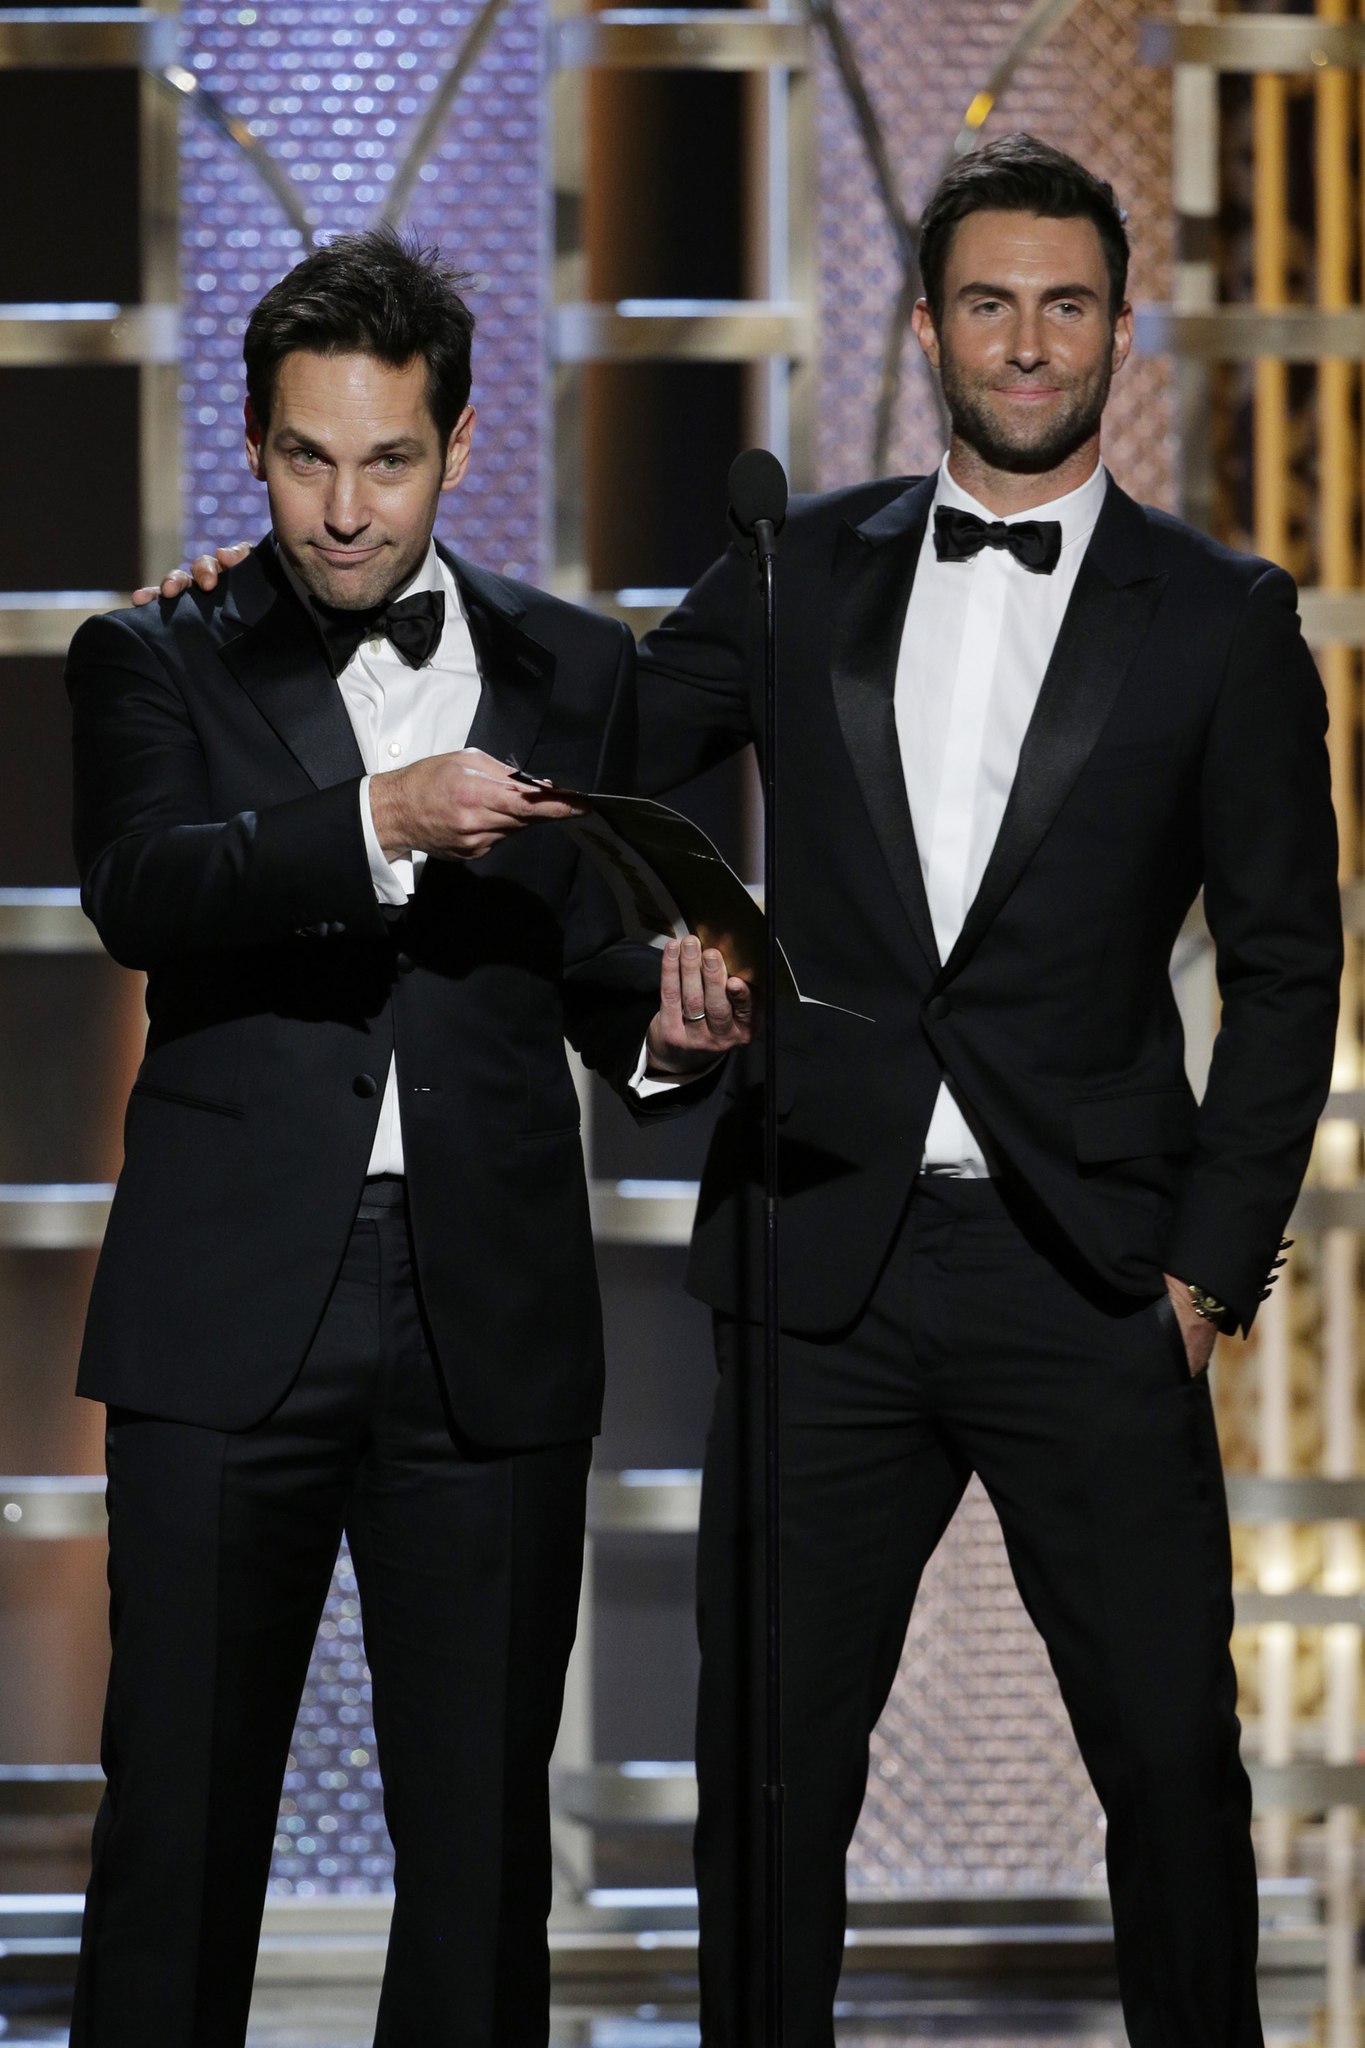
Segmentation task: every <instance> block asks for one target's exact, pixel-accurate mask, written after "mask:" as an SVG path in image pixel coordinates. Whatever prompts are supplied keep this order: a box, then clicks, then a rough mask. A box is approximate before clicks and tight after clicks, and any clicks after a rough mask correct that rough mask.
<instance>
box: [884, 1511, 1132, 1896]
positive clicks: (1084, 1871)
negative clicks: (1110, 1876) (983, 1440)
mask: <svg viewBox="0 0 1365 2048" xmlns="http://www.w3.org/2000/svg"><path fill="white" fill-rule="evenodd" d="M1103 1825H1104V1824H1103V1817H1102V1815H1101V1813H1100V1809H1099V1803H1098V1801H1097V1800H1096V1798H1095V1794H1094V1792H1093V1791H1092V1790H1091V1787H1090V1780H1089V1778H1088V1777H1087V1775H1086V1770H1085V1766H1084V1764H1083V1763H1082V1762H1081V1759H1080V1754H1079V1752H1078V1750H1077V1748H1076V1742H1075V1737H1074V1736H1073V1735H1072V1733H1071V1724H1070V1722H1069V1721H1068V1720H1067V1716H1066V1709H1065V1708H1064V1707H1063V1705H1062V1701H1061V1696H1060V1694H1059V1693H1058V1691H1057V1681H1056V1680H1055V1678H1054V1677H1053V1675H1052V1667H1051V1665H1050V1664H1049V1663H1048V1660H1047V1652H1046V1651H1045V1650H1044V1648H1043V1645H1042V1642H1041V1640H1040V1638H1039V1636H1038V1633H1037V1630H1036V1629H1035V1628H1034V1626H1033V1623H1032V1622H1031V1621H1030V1620H1029V1618H1028V1616H1027V1615H1026V1614H1025V1612H1024V1609H1023V1606H1022V1604H1021V1603H1020V1599H1019V1595H1018V1593H1017V1592H1016V1591H1015V1588H1014V1580H1013V1578H1012V1577H1011V1575H1010V1568H1009V1561H1008V1559H1007V1558H1006V1556H1005V1545H1004V1539H1003V1538H1002V1536H1001V1534H1000V1524H999V1522H998V1521H997V1520H996V1517H995V1510H994V1508H992V1506H991V1504H990V1502H989V1500H987V1498H986V1495H985V1492H984V1490H983V1488H982V1486H981V1483H980V1481H979V1480H976V1479H974V1480H973V1481H972V1482H971V1485H970V1486H969V1487H968V1489H967V1493H966V1495H965V1497H964V1499H963V1502H962V1505H961V1507H960V1508H959V1509H958V1511H957V1514H956V1516H955V1517H954V1519H953V1522H952V1525H951V1527H950V1528H949V1530H948V1533H947V1535H946V1536H945V1537H944V1539H943V1541H942V1543H941V1544H940V1545H939V1547H938V1550H937V1552H936V1553H935V1555H934V1557H933V1558H932V1559H931V1561H930V1563H929V1567H928V1569H927V1571H926V1572H925V1574H924V1580H923V1584H922V1585H921V1587H920V1592H919V1598H918V1599H917V1600H916V1602H915V1611H914V1615H913V1617H912V1619H911V1623H910V1632H909V1635H908V1636H907V1638H906V1644H905V1652H904V1655H903V1656H902V1658H901V1667H900V1671H899V1673H898V1674H897V1677H896V1683H895V1686H894V1687H893V1689H892V1693H891V1697H890V1699H889V1700H888V1702H887V1705H886V1710H885V1712H884V1713H883V1715H882V1718H881V1721H880V1722H879V1724H878V1726H877V1730H876V1733H875V1735H874V1736H873V1739H872V1766H871V1770H870V1771H869V1773H868V1781H867V1798H866V1800H865V1802H864V1805H863V1811H862V1817H861V1819H860V1820H859V1823H858V1832H857V1834H856V1835H855V1837H854V1840H853V1847H852V1849H851V1851H850V1853H849V1859H848V1882H849V1888H850V1890H854V1891H875V1890H881V1889H890V1890H896V1891H901V1890H912V1891H946V1892H970V1891H1009V1890H1023V1891H1035V1890H1057V1891H1075V1890H1087V1889H1091V1888H1093V1887H1095V1886H1099V1885H1102V1884H1103V1883H1104V1832H1103Z"/></svg>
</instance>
